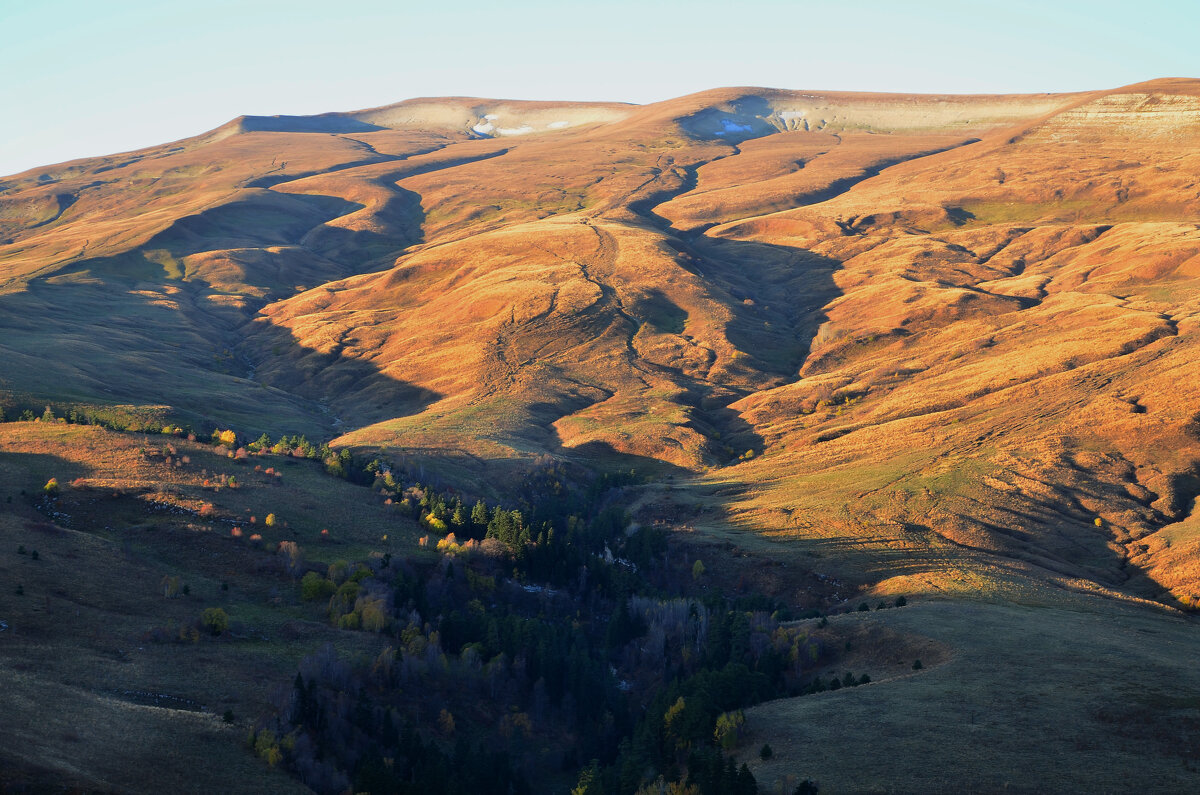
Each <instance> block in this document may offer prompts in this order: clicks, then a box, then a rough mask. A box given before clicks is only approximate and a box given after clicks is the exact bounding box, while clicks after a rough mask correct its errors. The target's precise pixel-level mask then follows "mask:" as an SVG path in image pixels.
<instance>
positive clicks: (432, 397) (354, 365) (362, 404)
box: [240, 322, 444, 435]
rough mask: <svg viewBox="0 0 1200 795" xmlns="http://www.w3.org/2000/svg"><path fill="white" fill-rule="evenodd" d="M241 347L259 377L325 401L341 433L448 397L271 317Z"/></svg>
mask: <svg viewBox="0 0 1200 795" xmlns="http://www.w3.org/2000/svg"><path fill="white" fill-rule="evenodd" d="M240 349H241V350H242V351H244V352H245V353H246V355H247V357H248V358H249V359H250V361H252V362H254V364H253V367H254V373H255V376H256V377H257V378H259V379H261V380H262V381H263V383H265V384H268V385H269V386H271V387H273V388H276V389H280V390H282V391H284V392H287V393H288V394H293V395H298V396H300V397H303V398H305V399H306V400H309V401H311V402H313V403H314V404H316V405H317V406H319V407H320V410H321V412H322V413H325V414H327V415H328V417H329V421H330V424H331V427H332V429H333V430H334V431H335V432H336V433H337V434H339V435H340V434H344V433H348V432H350V431H353V430H357V429H359V428H363V427H366V426H368V425H374V424H376V423H378V422H382V421H384V420H390V419H397V418H399V417H405V416H411V415H413V414H419V413H421V412H422V411H424V410H425V409H426V408H428V407H429V406H430V405H431V404H433V403H435V402H437V401H438V400H441V399H442V398H443V397H444V395H442V394H440V393H438V392H435V391H433V390H430V389H426V388H424V387H420V386H417V385H415V384H411V383H408V382H405V381H401V380H399V379H396V378H393V377H391V376H389V375H387V374H385V373H383V372H381V371H380V370H379V368H378V367H377V366H376V365H374V364H373V363H371V362H369V361H366V360H364V359H359V358H355V357H350V356H343V355H342V346H340V345H338V346H335V347H334V348H333V349H331V350H330V351H328V352H324V353H322V352H320V351H317V350H316V349H314V348H309V347H306V346H305V345H303V344H301V343H300V342H299V341H298V340H297V339H296V338H295V336H294V335H293V334H292V332H291V331H290V330H289V329H287V328H285V327H283V326H277V325H275V324H273V323H269V322H258V323H255V324H254V327H253V329H252V330H251V331H250V333H248V334H247V335H246V336H245V338H244V340H243V342H242V344H241V346H240Z"/></svg>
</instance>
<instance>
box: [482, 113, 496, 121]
mask: <svg viewBox="0 0 1200 795" xmlns="http://www.w3.org/2000/svg"><path fill="white" fill-rule="evenodd" d="M483 118H485V119H487V120H488V121H495V120H496V119H498V118H500V117H499V116H497V115H496V114H495V113H485V114H484V115H483Z"/></svg>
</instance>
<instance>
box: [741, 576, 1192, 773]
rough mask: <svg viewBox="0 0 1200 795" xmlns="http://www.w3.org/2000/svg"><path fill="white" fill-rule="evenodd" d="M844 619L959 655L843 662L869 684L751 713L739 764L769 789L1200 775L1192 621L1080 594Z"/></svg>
mask: <svg viewBox="0 0 1200 795" xmlns="http://www.w3.org/2000/svg"><path fill="white" fill-rule="evenodd" d="M842 624H845V625H849V626H851V627H854V630H849V631H862V628H863V627H868V626H873V627H876V629H875V630H874V631H875V632H882V631H895V632H900V633H902V635H904V636H909V635H910V634H915V635H918V636H924V637H926V638H928V639H929V640H928V641H927V642H929V643H932V644H945V645H947V646H949V647H950V648H951V650H952V651H951V653H950V656H949V658H948V659H945V661H944V662H939V661H937V660H935V661H934V664H930V660H928V659H926V658H925V657H924V654H925V652H924V651H921V650H920V649H918V648H915V647H910V648H906V649H904V650H903V651H904V656H905V657H909V656H911V657H913V658H915V659H921V661H922V664H923V665H924V666H925V667H924V668H923V669H922V670H920V671H913V670H912V667H911V666H912V662H913V659H907V660H898V663H899V664H894V665H891V666H889V665H888V664H887V660H880V661H879V662H878V663H876V662H873V661H872V662H861V663H856V664H853V665H847V666H843V667H846V668H849V669H850V670H851V671H852V672H853V673H855V674H856V675H860V674H861V673H863V672H866V673H868V674H870V675H871V678H872V680H873V681H872V683H871V684H868V685H863V686H859V687H855V688H849V689H842V690H839V691H836V692H826V693H820V694H817V695H811V696H803V697H800V698H795V699H785V700H780V701H772V702H768V703H766V704H763V705H761V706H758V707H755V708H753V709H750V710H747V711H746V726H747V729H748V734H747V736H746V738H745V740H744V741H743V743H742V745H741V748H742V751H741V757H742V759H744V760H745V761H746V762H747V764H749V766H750V768H751V770H753V772H754V775H755V776H756V778H757V779H758V781H759V786H760V791H764V792H775V791H777V790H776V789H775V787H777V786H778V785H779V783H780V782H781V781H785V780H787V779H788V777H789V776H790V777H792V778H791V781H793V782H797V781H799V780H802V779H805V778H809V779H813V780H815V781H817V782H819V784H820V787H821V792H839V793H840V792H904V793H907V792H913V793H915V792H939V793H940V792H947V793H949V792H964V791H970V792H1001V791H1004V792H1123V791H1126V790H1127V789H1128V788H1129V787H1130V786H1133V787H1135V788H1137V789H1145V790H1148V791H1159V792H1186V791H1190V790H1191V789H1193V788H1194V787H1195V783H1196V781H1197V778H1198V776H1200V761H1198V760H1197V757H1196V752H1195V748H1196V745H1195V741H1196V738H1197V735H1198V734H1200V711H1198V707H1200V677H1198V676H1197V675H1196V672H1195V670H1194V666H1192V665H1191V664H1190V662H1189V660H1190V658H1191V656H1192V655H1194V654H1195V653H1196V651H1197V649H1196V639H1195V637H1194V636H1195V633H1194V626H1193V624H1192V622H1191V621H1188V620H1184V619H1182V618H1179V617H1177V616H1171V615H1167V614H1164V613H1163V612H1162V611H1160V610H1156V609H1153V608H1143V609H1134V608H1121V607H1118V606H1115V605H1114V604H1112V603H1111V602H1108V601H1102V600H1096V599H1094V598H1080V599H1074V600H1069V601H1067V602H1066V604H1063V605H1061V606H1060V607H1058V608H1045V607H1022V606H1014V605H1005V604H996V603H993V604H985V603H961V602H959V603H954V602H941V601H935V602H922V603H918V604H916V605H910V606H908V607H905V608H903V609H899V610H895V609H893V610H886V611H877V612H872V613H853V614H849V615H846V616H841V617H837V618H835V619H834V620H833V626H839V625H842ZM910 642H911V641H910ZM893 648H895V646H893ZM904 663H906V664H904ZM839 670H841V668H839ZM763 743H770V745H771V747H772V749H773V751H774V756H773V758H772V759H771V760H769V761H766V762H763V761H760V760H759V758H758V750H759V749H760V748H761V747H762V744H763ZM792 786H793V787H794V783H793V785H792Z"/></svg>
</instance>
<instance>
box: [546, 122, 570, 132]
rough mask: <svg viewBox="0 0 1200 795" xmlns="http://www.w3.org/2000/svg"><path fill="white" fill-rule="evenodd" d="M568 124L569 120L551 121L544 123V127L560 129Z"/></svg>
mask: <svg viewBox="0 0 1200 795" xmlns="http://www.w3.org/2000/svg"><path fill="white" fill-rule="evenodd" d="M570 126H571V122H569V121H552V122H550V123H549V124H547V125H546V128H547V129H550V130H561V129H563V128H565V127H570Z"/></svg>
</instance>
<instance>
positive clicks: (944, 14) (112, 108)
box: [0, 0, 1200, 175]
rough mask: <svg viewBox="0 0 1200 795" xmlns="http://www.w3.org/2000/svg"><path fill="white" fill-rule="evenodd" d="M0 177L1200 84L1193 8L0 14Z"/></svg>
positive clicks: (2, 6)
mask: <svg viewBox="0 0 1200 795" xmlns="http://www.w3.org/2000/svg"><path fill="white" fill-rule="evenodd" d="M0 75H3V79H2V80H0V175H5V174H11V173H15V172H17V171H21V170H24V169H27V168H32V167H34V166H39V165H47V164H51V163H55V162H59V161H63V160H68V159H71V158H76V157H85V156H92V155H101V154H109V153H113V152H118V151H124V150H129V149H135V148H138V147H142V146H149V145H151V144H156V143H162V142H166V141H170V140H175V139H178V138H184V137H187V136H190V135H194V134H196V133H199V132H202V131H204V130H208V129H211V128H213V127H216V126H218V125H220V124H222V123H223V122H225V121H228V120H229V119H231V118H233V117H234V116H237V115H239V114H243V113H248V114H275V113H296V114H301V113H321V112H325V111H332V110H352V109H357V108H364V107H371V106H375V105H383V104H387V103H390V102H396V101H399V100H401V99H406V98H409V97H414V96H445V95H470V96H486V97H511V98H520V99H564V100H619V101H626V102H638V103H644V102H653V101H655V100H660V99H667V98H669V97H674V96H679V95H682V94H687V93H690V92H693V91H699V90H702V89H706V88H715V87H717V86H729V85H761V86H773V87H780V88H795V89H842V90H863V91H904V92H959V93H1006V92H1037V91H1073V90H1082V89H1093V88H1112V87H1116V86H1119V85H1125V84H1128V83H1133V82H1138V81H1141V80H1147V79H1150V78H1154V77H1168V76H1169V77H1200V2H1197V1H1196V0H1142V1H1141V2H1105V0H1091V1H1090V2H1076V0H1062V1H1061V2H1060V1H1056V0H1041V2H1030V1H1029V0H1007V2H990V1H989V0H983V1H975V2H972V0H954V1H953V2H951V1H945V2H943V1H942V0H927V1H922V0H910V1H909V2H902V1H901V0H857V1H855V2H837V0H822V2H808V0H793V2H775V1H772V0H745V1H744V2H736V1H735V0H726V1H725V2H709V1H708V0H690V1H689V2H675V1H674V0H670V1H668V2H654V0H633V1H629V2H626V1H625V0H619V1H617V2H602V1H601V0H593V1H592V2H576V1H575V0H557V1H556V2H541V0H529V1H528V2H522V1H521V0H513V1H512V2H508V3H502V2H476V1H475V0H461V1H460V2H423V3H416V2H395V1H393V2H382V1H381V0H346V1H345V2H340V3H337V2H329V0H324V1H323V2H310V1H309V0H287V1H284V0H239V1H234V0H206V2H203V3H199V2H189V3H177V2H171V0H153V1H150V0H107V2H100V0H0Z"/></svg>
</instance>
